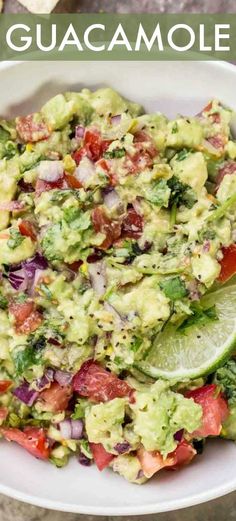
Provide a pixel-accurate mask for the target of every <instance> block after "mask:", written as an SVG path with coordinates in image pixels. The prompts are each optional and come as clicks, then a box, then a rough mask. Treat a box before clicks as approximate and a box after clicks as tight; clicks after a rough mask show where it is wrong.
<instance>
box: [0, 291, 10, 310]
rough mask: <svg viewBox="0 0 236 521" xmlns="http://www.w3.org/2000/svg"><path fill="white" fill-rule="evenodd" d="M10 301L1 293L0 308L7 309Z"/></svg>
mask: <svg viewBox="0 0 236 521" xmlns="http://www.w3.org/2000/svg"><path fill="white" fill-rule="evenodd" d="M7 305H8V301H7V298H6V297H4V296H3V295H2V293H0V309H7Z"/></svg>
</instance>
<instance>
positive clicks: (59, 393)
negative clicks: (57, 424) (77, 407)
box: [38, 382, 72, 412]
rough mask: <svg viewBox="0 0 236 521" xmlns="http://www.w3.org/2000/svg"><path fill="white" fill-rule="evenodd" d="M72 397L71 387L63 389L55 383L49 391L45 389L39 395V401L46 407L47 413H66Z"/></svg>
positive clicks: (66, 386) (67, 386)
mask: <svg viewBox="0 0 236 521" xmlns="http://www.w3.org/2000/svg"><path fill="white" fill-rule="evenodd" d="M71 397H72V388H71V386H70V385H65V386H64V387H62V386H61V385H59V384H58V383H57V382H53V383H52V384H51V386H50V387H49V389H45V390H44V391H42V392H41V393H40V395H39V398H38V401H40V403H41V404H43V406H44V410H45V411H49V412H60V411H65V410H66V409H67V407H68V404H69V401H70V399H71Z"/></svg>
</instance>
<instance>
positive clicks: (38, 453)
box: [0, 427, 49, 460]
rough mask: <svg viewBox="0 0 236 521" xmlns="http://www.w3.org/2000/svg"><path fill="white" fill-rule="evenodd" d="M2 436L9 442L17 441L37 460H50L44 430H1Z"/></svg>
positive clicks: (33, 428)
mask: <svg viewBox="0 0 236 521" xmlns="http://www.w3.org/2000/svg"><path fill="white" fill-rule="evenodd" d="M0 432H1V434H2V435H3V436H4V438H5V439H6V440H8V441H15V442H16V443H18V445H20V446H21V447H23V448H24V449H26V450H27V451H28V452H29V453H30V454H32V456H35V458H38V459H42V460H47V459H48V458H49V447H48V442H47V439H46V436H45V433H44V430H43V429H41V428H37V427H25V429H24V430H23V431H21V430H20V429H16V428H13V427H9V428H1V429H0Z"/></svg>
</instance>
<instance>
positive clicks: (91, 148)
mask: <svg viewBox="0 0 236 521" xmlns="http://www.w3.org/2000/svg"><path fill="white" fill-rule="evenodd" d="M110 143H111V141H108V140H103V139H102V137H101V134H100V133H99V132H98V131H97V130H96V129H94V130H86V132H85V135H84V146H85V148H86V151H87V155H88V157H89V159H91V160H92V161H94V162H96V161H98V160H99V159H100V158H101V157H102V156H103V154H104V152H106V150H107V148H108V147H109V145H110Z"/></svg>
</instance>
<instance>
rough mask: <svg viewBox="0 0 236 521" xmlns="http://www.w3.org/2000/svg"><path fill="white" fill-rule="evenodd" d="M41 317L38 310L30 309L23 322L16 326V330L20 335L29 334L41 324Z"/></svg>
mask: <svg viewBox="0 0 236 521" xmlns="http://www.w3.org/2000/svg"><path fill="white" fill-rule="evenodd" d="M42 320H43V317H42V315H41V313H39V311H36V310H35V311H32V313H31V314H30V315H29V317H28V318H26V320H25V321H24V322H23V324H21V325H19V326H17V328H16V332H17V333H19V334H21V335H29V334H30V333H33V331H36V329H38V327H39V326H40V325H41V323H42Z"/></svg>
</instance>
